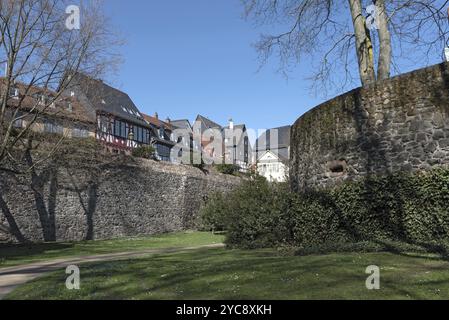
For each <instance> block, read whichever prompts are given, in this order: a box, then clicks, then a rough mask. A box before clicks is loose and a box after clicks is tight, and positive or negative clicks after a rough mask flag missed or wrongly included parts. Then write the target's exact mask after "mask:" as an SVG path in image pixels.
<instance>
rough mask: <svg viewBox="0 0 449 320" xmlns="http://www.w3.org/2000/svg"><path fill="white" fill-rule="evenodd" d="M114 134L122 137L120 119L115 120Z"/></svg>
mask: <svg viewBox="0 0 449 320" xmlns="http://www.w3.org/2000/svg"><path fill="white" fill-rule="evenodd" d="M114 136H116V137H120V121H119V120H114Z"/></svg>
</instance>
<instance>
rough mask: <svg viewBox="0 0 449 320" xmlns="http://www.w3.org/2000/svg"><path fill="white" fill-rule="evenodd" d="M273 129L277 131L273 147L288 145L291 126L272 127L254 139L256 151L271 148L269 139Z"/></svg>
mask: <svg viewBox="0 0 449 320" xmlns="http://www.w3.org/2000/svg"><path fill="white" fill-rule="evenodd" d="M273 130H277V131H278V141H277V143H278V145H277V147H276V146H275V147H274V149H281V148H288V147H289V146H290V130H291V126H284V127H279V128H273V129H269V130H267V131H265V132H264V133H263V134H261V136H260V137H259V138H258V139H257V140H256V151H262V152H263V151H266V150H268V149H273V148H271V146H270V140H271V135H272V132H273Z"/></svg>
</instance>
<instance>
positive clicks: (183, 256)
mask: <svg viewBox="0 0 449 320" xmlns="http://www.w3.org/2000/svg"><path fill="white" fill-rule="evenodd" d="M369 265H377V266H379V267H380V268H381V290H377V291H369V290H367V289H366V287H365V280H366V278H367V276H368V275H366V274H365V270H366V267H367V266H369ZM65 279H66V274H65V273H64V270H60V271H58V272H54V273H51V274H48V275H46V276H44V277H42V278H40V279H36V280H35V281H32V282H30V283H28V284H26V285H24V286H22V287H20V288H18V289H16V290H15V291H14V292H12V293H11V294H10V295H9V296H8V297H7V299H287V300H290V299H449V262H447V261H445V260H442V259H440V258H439V257H436V256H429V255H411V254H409V255H405V254H393V253H364V254H358V253H339V254H328V255H312V256H305V257H301V256H286V255H279V254H278V253H277V252H276V251H274V250H254V251H242V250H226V249H209V250H197V251H193V252H184V253H176V254H163V255H155V256H152V257H146V258H139V259H133V260H128V261H120V262H106V263H94V264H88V265H84V266H81V290H79V291H68V290H67V289H66V288H65Z"/></svg>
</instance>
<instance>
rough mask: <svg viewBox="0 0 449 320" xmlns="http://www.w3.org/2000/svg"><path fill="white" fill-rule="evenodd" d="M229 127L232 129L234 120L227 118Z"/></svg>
mask: <svg viewBox="0 0 449 320" xmlns="http://www.w3.org/2000/svg"><path fill="white" fill-rule="evenodd" d="M229 129H230V130H234V121H233V120H232V118H231V119H229Z"/></svg>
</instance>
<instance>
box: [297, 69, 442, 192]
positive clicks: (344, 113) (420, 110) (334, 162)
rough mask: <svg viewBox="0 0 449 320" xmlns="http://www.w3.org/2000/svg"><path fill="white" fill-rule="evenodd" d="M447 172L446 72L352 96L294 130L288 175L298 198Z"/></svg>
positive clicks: (417, 74)
mask: <svg viewBox="0 0 449 320" xmlns="http://www.w3.org/2000/svg"><path fill="white" fill-rule="evenodd" d="M447 164H449V65H448V64H440V65H436V66H432V67H429V68H425V69H421V70H418V71H414V72H411V73H408V74H404V75H401V76H398V77H395V78H392V79H389V80H386V81H383V82H379V83H377V84H375V85H373V86H370V87H366V88H359V89H356V90H354V91H351V92H348V93H346V94H344V95H342V96H339V97H337V98H335V99H332V100H330V101H327V102H325V103H324V104H322V105H320V106H318V107H316V108H314V109H312V110H311V111H309V112H308V113H306V114H305V115H303V116H302V117H301V118H299V119H298V120H297V121H296V123H295V124H294V126H293V128H292V137H291V164H290V165H291V168H290V171H291V172H290V175H291V181H292V187H293V189H294V190H297V191H298V190H303V189H307V188H327V187H332V186H335V185H338V184H340V183H342V182H343V181H347V180H353V179H357V178H359V177H362V176H366V175H369V174H386V173H390V172H396V171H419V170H428V169H430V168H432V167H435V166H442V165H447Z"/></svg>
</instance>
